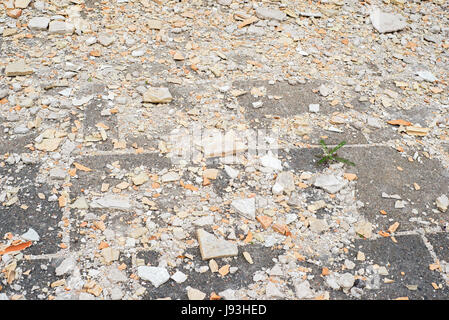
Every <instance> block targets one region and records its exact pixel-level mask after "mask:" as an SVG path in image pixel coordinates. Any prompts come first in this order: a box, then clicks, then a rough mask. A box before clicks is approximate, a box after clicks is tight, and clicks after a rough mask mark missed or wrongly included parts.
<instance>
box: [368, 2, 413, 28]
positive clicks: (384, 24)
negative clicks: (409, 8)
mask: <svg viewBox="0 0 449 320" xmlns="http://www.w3.org/2000/svg"><path fill="white" fill-rule="evenodd" d="M370 20H371V23H372V24H373V27H374V29H376V30H377V31H378V32H379V33H387V32H395V31H400V30H402V29H404V28H405V27H406V26H407V23H406V22H405V19H404V18H403V17H402V16H400V15H396V14H392V13H387V12H383V11H381V10H380V9H378V8H376V9H374V10H373V11H372V12H371V14H370Z"/></svg>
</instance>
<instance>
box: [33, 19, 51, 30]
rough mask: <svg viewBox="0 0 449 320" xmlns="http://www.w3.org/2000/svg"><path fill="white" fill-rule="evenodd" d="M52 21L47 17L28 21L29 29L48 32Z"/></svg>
mask: <svg viewBox="0 0 449 320" xmlns="http://www.w3.org/2000/svg"><path fill="white" fill-rule="evenodd" d="M49 23H50V19H49V18H47V17H34V18H32V19H31V20H30V21H28V28H30V30H34V31H43V30H47V28H48V25H49Z"/></svg>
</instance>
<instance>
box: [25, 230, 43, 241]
mask: <svg viewBox="0 0 449 320" xmlns="http://www.w3.org/2000/svg"><path fill="white" fill-rule="evenodd" d="M21 238H22V239H25V240H29V241H39V239H40V237H39V234H38V233H37V232H36V231H35V230H34V229H32V228H29V229H28V231H27V232H25V233H24V234H22V235H21Z"/></svg>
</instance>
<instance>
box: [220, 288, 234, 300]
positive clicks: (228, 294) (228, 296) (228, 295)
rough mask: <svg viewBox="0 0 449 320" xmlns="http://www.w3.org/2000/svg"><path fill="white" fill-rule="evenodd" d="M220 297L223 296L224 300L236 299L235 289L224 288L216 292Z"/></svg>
mask: <svg viewBox="0 0 449 320" xmlns="http://www.w3.org/2000/svg"><path fill="white" fill-rule="evenodd" d="M218 295H219V296H220V297H223V299H225V300H236V296H235V290H232V289H226V290H224V291H221V292H219V293H218Z"/></svg>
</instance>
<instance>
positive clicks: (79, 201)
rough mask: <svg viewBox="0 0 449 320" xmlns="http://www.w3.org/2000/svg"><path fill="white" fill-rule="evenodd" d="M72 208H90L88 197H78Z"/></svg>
mask: <svg viewBox="0 0 449 320" xmlns="http://www.w3.org/2000/svg"><path fill="white" fill-rule="evenodd" d="M71 208H73V209H81V210H87V209H89V204H88V203H87V201H86V198H84V196H81V197H79V198H78V199H76V201H75V202H74V203H72V205H71Z"/></svg>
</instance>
